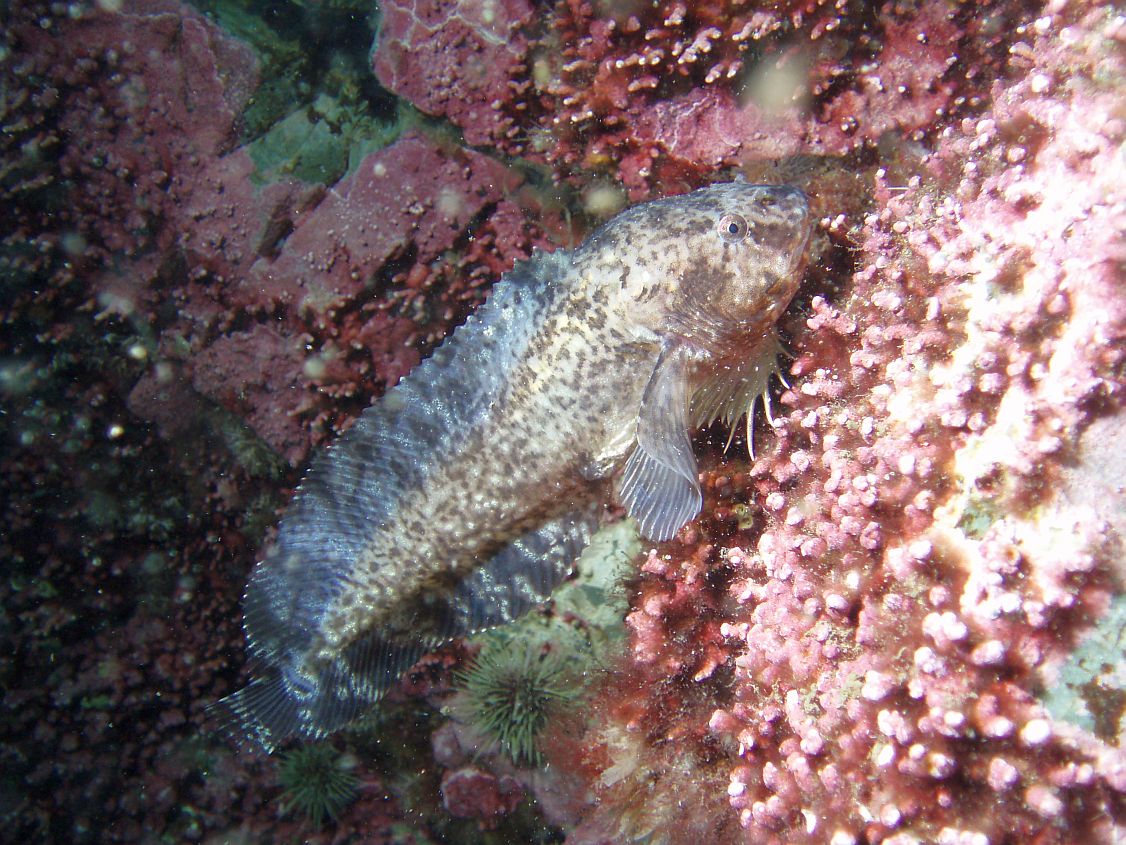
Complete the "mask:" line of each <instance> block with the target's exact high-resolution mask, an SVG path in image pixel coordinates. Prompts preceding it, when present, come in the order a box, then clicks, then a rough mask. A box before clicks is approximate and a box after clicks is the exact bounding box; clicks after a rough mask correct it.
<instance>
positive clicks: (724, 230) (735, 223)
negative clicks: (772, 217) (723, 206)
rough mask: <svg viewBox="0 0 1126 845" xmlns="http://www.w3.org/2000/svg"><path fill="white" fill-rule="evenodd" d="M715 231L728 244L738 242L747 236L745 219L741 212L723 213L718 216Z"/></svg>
mask: <svg viewBox="0 0 1126 845" xmlns="http://www.w3.org/2000/svg"><path fill="white" fill-rule="evenodd" d="M716 231H718V232H719V235H720V237H721V238H723V239H724V240H725V241H727V242H728V243H729V244H734V243H738V242H739V241H741V240H743V238H745V237H746V236H747V221H746V219H745V218H744V217H743V216H742V215H741V214H725V215H723V217H721V218H719V223H718V224H716Z"/></svg>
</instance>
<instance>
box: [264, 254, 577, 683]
mask: <svg viewBox="0 0 1126 845" xmlns="http://www.w3.org/2000/svg"><path fill="white" fill-rule="evenodd" d="M569 260H570V259H569V257H568V256H567V253H565V252H556V253H540V254H538V255H537V256H536V257H535V258H534V259H532V260H530V261H527V262H524V263H523V264H521V265H518V266H517V267H516V268H515V269H513V270H512V271H511V272H509V273H507V274H505V276H504V278H503V279H502V280H501V281H500V282H498V283H497V284H496V285H495V286H494V288H493V292H492V294H491V296H490V298H489V301H488V302H487V303H486V304H485V305H483V306H482V307H481V308H480V309H478V311H477V312H476V313H475V314H473V315H472V316H470V318H469V320H468V321H467V322H466V323H465V324H464V325H463V326H461V327H460V328H458V329H457V330H456V331H455V332H454V333H453V334H452V335H451V337H450V338H448V339H447V340H446V342H445V343H443V344H442V345H441V346H439V347H438V348H437V349H436V350H435V351H434V353H433V355H431V357H430V358H428V359H427V360H425V361H423V362H422V363H421V364H419V365H418V367H416V368H415V369H414V371H413V372H411V374H410V375H409V376H408V377H407V378H406V379H404V380H403V381H402V382H400V383H399V384H398V385H397V386H395V387H393V388H392V389H391V390H389V391H388V392H387V393H386V394H385V395H384V397H383V398H382V399H381V400H380V401H379V402H377V403H375V404H373V405H372V406H371V407H370V408H368V409H367V410H366V411H364V413H363V415H362V416H361V417H360V419H359V420H358V421H357V423H356V424H355V425H354V426H353V427H352V428H351V429H350V430H349V431H348V432H347V433H345V434H344V435H343V436H342V437H341V438H340V439H339V440H338V441H337V442H336V443H335V444H334V445H333V446H332V447H331V448H330V449H328V450H327V451H326V452H323V453H322V454H320V455H319V456H318V457H317V458H316V459H315V460H314V462H313V465H312V467H311V468H310V470H309V472H308V474H307V475H306V477H305V480H304V481H303V482H302V484H301V487H300V488H299V489H298V492H297V494H296V495H295V496H294V499H293V502H292V504H291V505H290V508H289V510H288V511H287V513H286V515H285V517H284V518H283V519H282V522H281V525H280V526H279V529H278V537H277V541H276V543H275V546H274V548H273V549H272V551H271V552H270V554H269V555H268V557H267V558H266V560H264V561H263V562H262V563H260V564H259V565H258V567H257V568H256V569H255V571H254V573H253V575H252V576H251V579H250V583H249V585H248V587H247V592H246V602H245V627H246V633H247V641H248V644H249V648H250V651H251V654H252V655H253V656H255V657H257V658H259V659H262V660H265V661H267V662H274V661H277V660H283V661H285V660H288V661H292V660H293V659H295V657H296V655H299V654H301V653H303V652H304V651H305V649H307V648H308V646H309V644H310V642H311V634H310V632H312V631H316V630H317V629H318V625H319V622H320V620H321V619H322V617H323V614H324V613H325V610H326V608H328V607H329V606H330V605H331V604H332V602H333V601H334V600H335V599H336V598H337V597H338V596H339V595H340V594H341V593H342V592H343V591H344V590H346V589H348V587H349V584H350V583H351V582H350V576H351V574H352V568H353V566H354V565H355V563H356V561H357V560H359V559H360V558H361V556H362V555H365V554H369V553H370V552H371V551H372V549H373V548H374V547H375V546H376V545H377V538H378V535H379V533H380V532H381V531H382V529H383V526H384V525H386V524H387V523H388V522H389V521H390V520H391V518H392V517H393V514H394V513H395V508H396V506H397V504H398V502H399V500H400V499H401V498H402V496H404V495H409V494H411V493H412V492H414V491H416V490H419V489H421V487H422V485H424V484H425V482H426V478H427V476H428V474H429V473H430V472H432V471H433V470H434V469H435V468H437V467H440V466H443V465H444V464H445V463H446V462H447V461H449V460H451V459H452V455H453V454H454V453H456V451H457V450H458V448H459V447H461V446H462V445H463V444H464V443H465V441H466V439H467V438H468V437H470V436H471V434H472V432H473V430H474V427H475V426H476V425H477V424H478V423H480V422H481V421H482V420H483V419H484V418H485V416H486V415H487V414H488V413H489V412H490V409H491V408H492V407H493V406H494V404H495V403H496V400H497V398H498V397H499V396H500V394H501V392H502V391H503V390H505V389H506V387H507V385H508V384H509V381H510V376H511V371H512V370H513V369H514V368H515V367H516V366H518V365H519V363H520V362H521V361H522V360H524V358H525V357H526V355H527V348H528V344H529V343H530V342H531V340H532V338H533V337H534V335H535V333H536V331H537V330H538V328H539V326H540V324H541V322H542V320H543V318H544V315H545V313H546V312H547V311H548V310H549V307H550V304H551V302H552V301H553V298H554V297H555V296H556V295H558V293H559V292H560V290H561V288H560V287H559V285H558V280H559V279H561V278H563V277H564V275H565V274H566V270H567V267H568V262H569Z"/></svg>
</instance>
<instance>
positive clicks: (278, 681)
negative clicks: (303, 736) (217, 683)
mask: <svg viewBox="0 0 1126 845" xmlns="http://www.w3.org/2000/svg"><path fill="white" fill-rule="evenodd" d="M207 709H208V715H209V716H211V717H212V718H213V719H214V720H215V722H216V723H217V728H218V730H219V731H220V732H221V733H223V734H226V735H227V736H228V737H230V739H231V740H233V741H234V742H235V744H236V745H239V746H240V747H242V746H246V745H248V744H249V745H256V746H257V747H258V748H261V749H262V750H263V751H265V752H266V753H267V754H272V753H273V752H274V750H275V749H276V748H277V747H278V745H280V744H281V743H282V742H283V741H284V740H285V739H286V737H288V736H290V735H292V734H295V733H307V731H303V730H302V719H301V715H300V705H299V703H298V701H297V699H296V698H295V697H294V696H293V695H291V694H290V691H289V688H288V686H287V685H286V683H285V680H284V679H283V678H282V676H281V673H280V672H277V671H271V672H269V673H267V674H266V675H264V676H263V677H260V678H255V679H254V680H253V681H251V682H250V683H249V684H247V685H246V686H245V687H243V688H242V689H240V690H239V691H238V692H235V693H232V694H231V695H228V696H227V697H226V698H222V699H220V700H219V701H216V702H215V703H214V704H212V705H210V706H209V707H208V708H207Z"/></svg>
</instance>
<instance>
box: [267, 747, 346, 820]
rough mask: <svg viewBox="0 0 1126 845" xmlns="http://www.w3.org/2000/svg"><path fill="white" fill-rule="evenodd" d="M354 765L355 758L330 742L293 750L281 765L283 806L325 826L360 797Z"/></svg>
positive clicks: (280, 782)
mask: <svg viewBox="0 0 1126 845" xmlns="http://www.w3.org/2000/svg"><path fill="white" fill-rule="evenodd" d="M354 765H355V760H353V759H352V758H351V757H350V756H349V755H346V754H341V753H340V752H339V751H337V750H336V749H335V748H333V747H332V745H331V743H328V742H318V743H313V744H311V745H303V746H301V747H300V748H298V749H296V750H294V751H291V752H290V753H288V754H286V755H285V756H284V757H283V758H282V761H281V765H280V767H279V769H278V783H279V784H280V785H281V787H282V790H283V798H282V806H283V807H284V808H285V810H286V811H287V812H288V811H289V810H297V811H299V812H300V813H301V814H302V815H304V816H305V817H306V818H308V819H309V821H310V822H312V823H313V826H314V827H317V828H319V827H321V826H322V825H323V824H324V823H325V821H326V820H328V819H334V818H336V817H337V816H338V815H339V814H340V812H341V811H342V810H344V808H346V807H347V806H348V805H349V804H351V803H352V802H353V801H354V800H356V794H357V792H358V790H359V785H360V779H359V778H358V777H356V775H355V774H354V773H353V772H352V768H353V766H354Z"/></svg>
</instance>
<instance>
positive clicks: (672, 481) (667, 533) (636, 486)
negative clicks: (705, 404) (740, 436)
mask: <svg viewBox="0 0 1126 845" xmlns="http://www.w3.org/2000/svg"><path fill="white" fill-rule="evenodd" d="M687 382H688V359H687V353H686V351H685V350H684V349H683V348H682V347H679V346H677V345H676V344H669V345H667V346H666V347H665V348H664V349H662V351H661V354H660V356H659V357H658V359H657V364H656V366H655V367H654V368H653V374H652V375H651V376H650V378H649V383H648V384H647V385H646V387H645V392H644V394H643V396H642V400H641V408H640V409H639V410H638V415H637V445H636V446H635V447H634V449H633V452H632V453H631V454H630V456H629V459H628V460H627V461H626V465H625V469H624V471H623V472H622V475H621V478H620V481H619V485H618V498H619V500H620V501H621V502H622V504H623V505H624V506H625V508H626V511H627V512H628V513H629V515H630V516H632V517H633V518H634V519H636V520H637V522H638V524H639V525H640V527H641V533H642V534H643V535H644V536H645V537H647V538H649V539H650V540H656V541H658V542H660V541H663V540H668V539H669V538H671V537H672V536H673V535H674V534H676V532H677V531H679V530H680V528H681V526H683V525H684V524H685V523H686V522H688V520H690V519H692V518H693V517H694V516H695V515H696V514H697V513H699V512H700V507H701V505H702V503H703V496H702V493H701V491H700V483H699V480H698V479H697V472H698V471H697V466H696V457H695V455H693V454H692V442H691V440H690V439H689V437H688V401H687Z"/></svg>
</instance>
